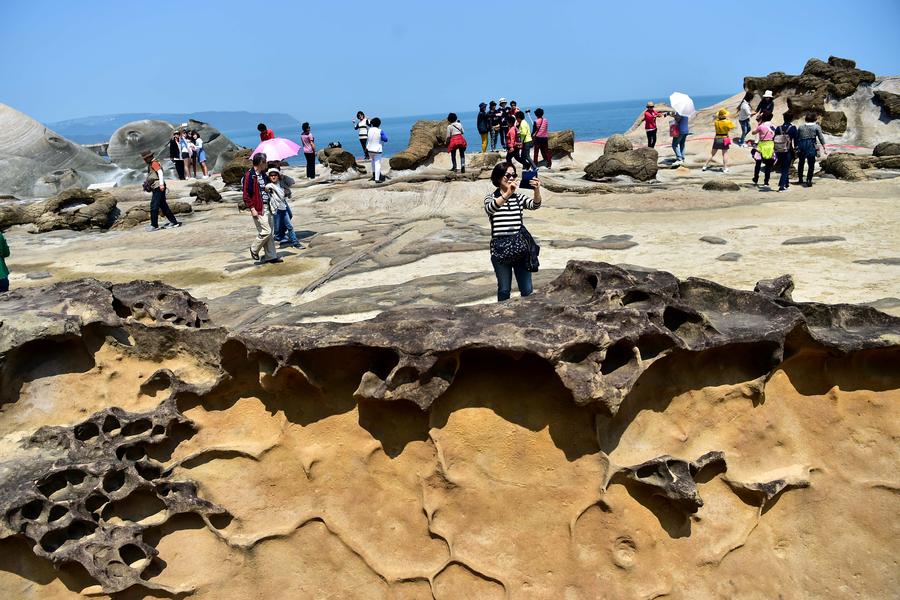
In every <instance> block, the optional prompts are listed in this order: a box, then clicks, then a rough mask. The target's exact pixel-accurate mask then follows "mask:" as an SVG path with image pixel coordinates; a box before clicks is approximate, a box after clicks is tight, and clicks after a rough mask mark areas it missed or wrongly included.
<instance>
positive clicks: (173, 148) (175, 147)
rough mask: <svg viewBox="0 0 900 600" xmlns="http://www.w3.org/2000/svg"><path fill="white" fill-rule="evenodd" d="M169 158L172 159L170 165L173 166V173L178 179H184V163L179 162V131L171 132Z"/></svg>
mask: <svg viewBox="0 0 900 600" xmlns="http://www.w3.org/2000/svg"><path fill="white" fill-rule="evenodd" d="M169 158H170V159H172V164H173V165H175V172H176V173H177V174H178V179H184V178H185V174H184V161H183V160H181V132H180V131H175V132H173V133H172V139H171V140H169Z"/></svg>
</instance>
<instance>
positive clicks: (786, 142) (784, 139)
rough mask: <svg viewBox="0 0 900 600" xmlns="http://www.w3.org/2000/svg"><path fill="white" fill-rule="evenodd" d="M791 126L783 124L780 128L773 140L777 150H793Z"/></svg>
mask: <svg viewBox="0 0 900 600" xmlns="http://www.w3.org/2000/svg"><path fill="white" fill-rule="evenodd" d="M790 130H791V129H790V127H785V126H784V125H782V126H781V127H779V128H778V131H779V132H780V133H778V134H777V135H776V136H775V138H774V139H773V141H774V142H775V152H790V150H791V135H790Z"/></svg>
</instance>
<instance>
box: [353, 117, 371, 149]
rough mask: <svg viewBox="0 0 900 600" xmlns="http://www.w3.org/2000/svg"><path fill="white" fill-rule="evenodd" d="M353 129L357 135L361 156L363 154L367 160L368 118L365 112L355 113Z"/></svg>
mask: <svg viewBox="0 0 900 600" xmlns="http://www.w3.org/2000/svg"><path fill="white" fill-rule="evenodd" d="M353 129H355V130H356V135H358V136H359V145H360V146H362V149H363V156H365V158H366V160H369V149H368V143H369V120H368V119H367V118H366V113H364V112H363V111H359V112H357V113H356V120H355V121H354V122H353Z"/></svg>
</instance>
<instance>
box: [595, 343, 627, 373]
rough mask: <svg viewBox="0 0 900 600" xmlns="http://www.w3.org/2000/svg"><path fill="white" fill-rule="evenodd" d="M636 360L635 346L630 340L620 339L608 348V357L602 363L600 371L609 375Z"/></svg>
mask: <svg viewBox="0 0 900 600" xmlns="http://www.w3.org/2000/svg"><path fill="white" fill-rule="evenodd" d="M633 360H635V358H634V346H632V345H631V342H629V341H628V340H619V341H618V342H616V343H615V344H613V345H612V346H610V347H609V348H607V349H606V358H604V359H603V362H602V363H601V364H600V372H601V373H603V374H604V375H609V374H610V373H612V372H613V371H617V370H619V369H621V368H622V367H624V366H625V365H627V364H628V363H630V362H631V361H633Z"/></svg>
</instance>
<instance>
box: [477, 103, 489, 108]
mask: <svg viewBox="0 0 900 600" xmlns="http://www.w3.org/2000/svg"><path fill="white" fill-rule="evenodd" d="M486 107H487V104H485V103H484V102H482V103H481V104H479V105H478V108H486Z"/></svg>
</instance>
